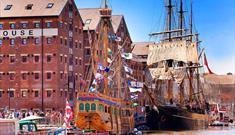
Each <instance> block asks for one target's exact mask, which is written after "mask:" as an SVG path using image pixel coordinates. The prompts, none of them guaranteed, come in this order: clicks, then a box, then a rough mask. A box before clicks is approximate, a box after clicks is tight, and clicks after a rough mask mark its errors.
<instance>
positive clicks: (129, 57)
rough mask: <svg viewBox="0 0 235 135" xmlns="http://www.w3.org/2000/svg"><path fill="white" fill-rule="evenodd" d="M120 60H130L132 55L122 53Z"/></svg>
mask: <svg viewBox="0 0 235 135" xmlns="http://www.w3.org/2000/svg"><path fill="white" fill-rule="evenodd" d="M122 58H124V59H127V60H130V59H132V58H133V57H132V53H122Z"/></svg>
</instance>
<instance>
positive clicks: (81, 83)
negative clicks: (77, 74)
mask: <svg viewBox="0 0 235 135" xmlns="http://www.w3.org/2000/svg"><path fill="white" fill-rule="evenodd" d="M80 85H82V86H84V87H86V81H85V80H83V79H80Z"/></svg>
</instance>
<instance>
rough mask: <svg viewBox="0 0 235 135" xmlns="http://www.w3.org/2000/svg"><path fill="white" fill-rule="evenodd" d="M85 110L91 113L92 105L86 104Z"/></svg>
mask: <svg viewBox="0 0 235 135" xmlns="http://www.w3.org/2000/svg"><path fill="white" fill-rule="evenodd" d="M85 109H86V111H89V110H90V104H89V103H86V105H85Z"/></svg>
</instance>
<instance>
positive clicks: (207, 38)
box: [75, 0, 235, 74]
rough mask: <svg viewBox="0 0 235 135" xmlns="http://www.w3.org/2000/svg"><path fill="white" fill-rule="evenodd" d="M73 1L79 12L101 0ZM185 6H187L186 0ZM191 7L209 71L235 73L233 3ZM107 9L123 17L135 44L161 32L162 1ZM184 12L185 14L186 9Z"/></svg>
mask: <svg viewBox="0 0 235 135" xmlns="http://www.w3.org/2000/svg"><path fill="white" fill-rule="evenodd" d="M75 1H76V3H77V6H78V8H97V7H100V5H101V0H75ZM172 1H176V0H172ZM184 2H185V4H187V5H188V4H189V0H184ZM193 3H194V7H193V9H194V15H193V19H194V26H195V27H194V30H195V31H197V32H198V33H199V34H200V40H201V41H202V42H201V48H205V52H206V55H207V59H208V63H209V66H210V68H211V70H212V71H213V72H215V73H217V74H226V73H228V72H232V73H235V6H234V5H235V0H193ZM109 5H110V6H111V7H112V9H113V14H121V15H124V16H125V19H126V22H127V25H128V29H129V32H130V34H131V37H132V40H133V41H134V42H137V41H149V36H148V34H149V33H150V32H153V31H160V30H161V29H162V28H163V27H162V26H163V23H164V15H163V13H164V12H165V11H164V10H165V7H164V0H109ZM185 10H186V13H188V11H189V7H187V8H185ZM186 21H188V17H187V16H186ZM186 23H187V22H186Z"/></svg>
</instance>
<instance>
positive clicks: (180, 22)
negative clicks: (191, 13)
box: [179, 0, 184, 40]
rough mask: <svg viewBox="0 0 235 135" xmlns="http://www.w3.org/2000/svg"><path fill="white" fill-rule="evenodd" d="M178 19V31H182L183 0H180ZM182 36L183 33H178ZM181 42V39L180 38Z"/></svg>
mask: <svg viewBox="0 0 235 135" xmlns="http://www.w3.org/2000/svg"><path fill="white" fill-rule="evenodd" d="M179 13H180V17H179V29H183V18H184V11H183V0H180V11H179ZM182 35H183V31H180V36H182ZM180 39H181V40H182V37H181V38H180Z"/></svg>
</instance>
